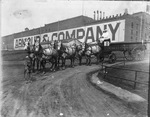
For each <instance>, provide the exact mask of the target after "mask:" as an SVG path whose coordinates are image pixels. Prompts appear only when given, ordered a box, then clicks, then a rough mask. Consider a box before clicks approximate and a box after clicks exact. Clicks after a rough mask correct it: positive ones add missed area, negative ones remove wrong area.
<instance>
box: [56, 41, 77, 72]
mask: <svg viewBox="0 0 150 117" xmlns="http://www.w3.org/2000/svg"><path fill="white" fill-rule="evenodd" d="M60 45H61V46H60V49H59V53H60V54H59V58H60V59H61V60H62V68H63V69H65V68H66V60H67V59H69V60H70V61H71V65H70V66H71V67H74V62H75V58H76V52H77V51H76V50H77V48H76V41H75V40H69V42H60Z"/></svg>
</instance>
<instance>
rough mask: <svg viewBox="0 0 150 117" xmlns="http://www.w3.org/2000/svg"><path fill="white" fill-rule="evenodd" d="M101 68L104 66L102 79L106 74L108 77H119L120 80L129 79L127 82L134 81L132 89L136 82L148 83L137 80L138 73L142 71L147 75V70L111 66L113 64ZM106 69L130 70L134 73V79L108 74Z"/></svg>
mask: <svg viewBox="0 0 150 117" xmlns="http://www.w3.org/2000/svg"><path fill="white" fill-rule="evenodd" d="M103 68H104V79H105V78H106V77H107V76H109V77H110V78H115V79H120V80H121V81H122V80H126V81H129V82H133V83H134V86H133V88H134V89H135V88H136V85H137V83H138V84H144V85H148V82H141V81H137V77H138V73H144V74H147V75H149V72H147V71H140V70H132V69H127V68H120V67H113V66H111V67H108V66H103ZM108 69H111V70H113V69H117V70H122V71H128V72H132V73H133V74H134V80H131V79H126V78H123V77H117V76H113V75H110V74H109V73H108Z"/></svg>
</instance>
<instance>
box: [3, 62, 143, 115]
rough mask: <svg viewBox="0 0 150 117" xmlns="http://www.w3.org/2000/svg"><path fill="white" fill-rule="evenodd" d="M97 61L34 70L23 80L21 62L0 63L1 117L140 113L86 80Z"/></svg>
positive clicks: (96, 66) (97, 67)
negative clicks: (0, 73) (0, 72)
mask: <svg viewBox="0 0 150 117" xmlns="http://www.w3.org/2000/svg"><path fill="white" fill-rule="evenodd" d="M99 69H100V67H99V66H98V65H92V66H84V65H83V66H76V67H75V68H67V69H66V70H62V71H57V72H54V73H51V72H48V73H46V74H38V73H36V74H34V75H33V78H34V81H33V82H32V83H28V84H26V83H25V81H24V79H23V65H22V63H18V62H16V63H11V64H9V63H8V64H7V62H6V63H5V64H4V65H3V73H4V74H3V92H4V93H3V107H2V111H1V113H2V116H3V117H142V116H144V115H142V114H141V113H138V112H137V111H135V110H133V109H131V108H130V107H129V106H128V104H126V103H125V102H124V101H122V100H120V99H118V98H116V97H114V96H112V95H111V94H108V93H106V92H105V91H103V90H98V89H96V88H95V87H93V85H91V84H90V83H89V82H88V80H87V79H88V78H89V77H90V74H91V73H90V72H94V71H97V70H99Z"/></svg>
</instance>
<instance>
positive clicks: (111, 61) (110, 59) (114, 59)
mask: <svg viewBox="0 0 150 117" xmlns="http://www.w3.org/2000/svg"><path fill="white" fill-rule="evenodd" d="M108 59H109V63H115V62H116V59H117V57H116V55H115V54H114V53H111V54H110V55H109V58H108Z"/></svg>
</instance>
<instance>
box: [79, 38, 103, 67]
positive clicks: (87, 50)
mask: <svg viewBox="0 0 150 117" xmlns="http://www.w3.org/2000/svg"><path fill="white" fill-rule="evenodd" d="M101 53H102V44H101V43H100V41H99V40H98V41H96V42H94V43H88V44H87V43H85V47H84V51H83V53H82V55H84V56H85V58H86V65H91V57H92V55H94V56H95V57H96V58H97V63H99V62H100V55H101ZM81 57H82V56H81ZM81 59H82V58H80V64H81Z"/></svg>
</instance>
